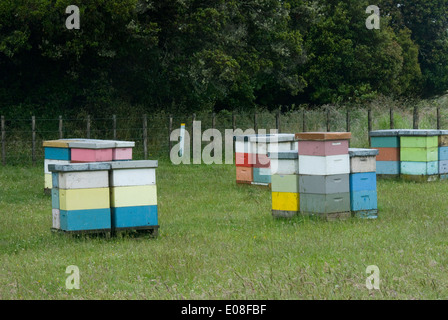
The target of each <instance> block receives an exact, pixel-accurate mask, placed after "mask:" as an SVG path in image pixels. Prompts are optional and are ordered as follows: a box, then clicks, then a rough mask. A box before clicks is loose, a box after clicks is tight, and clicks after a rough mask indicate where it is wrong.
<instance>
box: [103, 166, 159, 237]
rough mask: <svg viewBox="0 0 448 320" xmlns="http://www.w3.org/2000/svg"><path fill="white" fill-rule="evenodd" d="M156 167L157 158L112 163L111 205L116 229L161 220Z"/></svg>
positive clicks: (152, 224) (136, 227) (142, 225)
mask: <svg viewBox="0 0 448 320" xmlns="http://www.w3.org/2000/svg"><path fill="white" fill-rule="evenodd" d="M156 168H157V161H120V162H113V163H111V171H110V179H109V186H110V198H111V199H110V200H111V204H110V206H111V210H112V212H111V214H112V226H113V228H114V229H115V230H124V229H145V228H147V227H148V226H156V225H157V224H158V222H157V221H158V216H157V187H156Z"/></svg>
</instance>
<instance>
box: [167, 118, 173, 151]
mask: <svg viewBox="0 0 448 320" xmlns="http://www.w3.org/2000/svg"><path fill="white" fill-rule="evenodd" d="M172 131H173V115H172V114H170V119H169V124H168V156H170V153H171V132H172Z"/></svg>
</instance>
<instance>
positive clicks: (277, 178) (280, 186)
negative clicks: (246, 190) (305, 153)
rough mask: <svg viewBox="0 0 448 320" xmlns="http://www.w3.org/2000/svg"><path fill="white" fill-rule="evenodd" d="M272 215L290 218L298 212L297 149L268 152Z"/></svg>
mask: <svg viewBox="0 0 448 320" xmlns="http://www.w3.org/2000/svg"><path fill="white" fill-rule="evenodd" d="M268 156H269V159H270V162H271V173H272V175H271V195H272V216H273V217H275V218H290V217H293V216H295V215H297V214H299V212H300V196H299V161H298V158H299V154H298V153H297V150H292V151H283V152H269V153H268Z"/></svg>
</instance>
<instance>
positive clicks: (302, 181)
mask: <svg viewBox="0 0 448 320" xmlns="http://www.w3.org/2000/svg"><path fill="white" fill-rule="evenodd" d="M295 136H296V139H298V153H299V193H300V212H301V214H304V215H311V216H318V217H322V218H325V219H327V220H334V219H345V218H348V217H350V216H351V213H350V182H349V175H350V159H349V154H348V147H349V140H350V138H351V133H349V132H307V133H298V134H296V135H295Z"/></svg>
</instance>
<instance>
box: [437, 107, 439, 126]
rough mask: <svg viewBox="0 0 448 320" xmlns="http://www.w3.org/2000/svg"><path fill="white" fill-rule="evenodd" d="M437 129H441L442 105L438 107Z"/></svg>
mask: <svg viewBox="0 0 448 320" xmlns="http://www.w3.org/2000/svg"><path fill="white" fill-rule="evenodd" d="M437 130H440V107H437Z"/></svg>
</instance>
